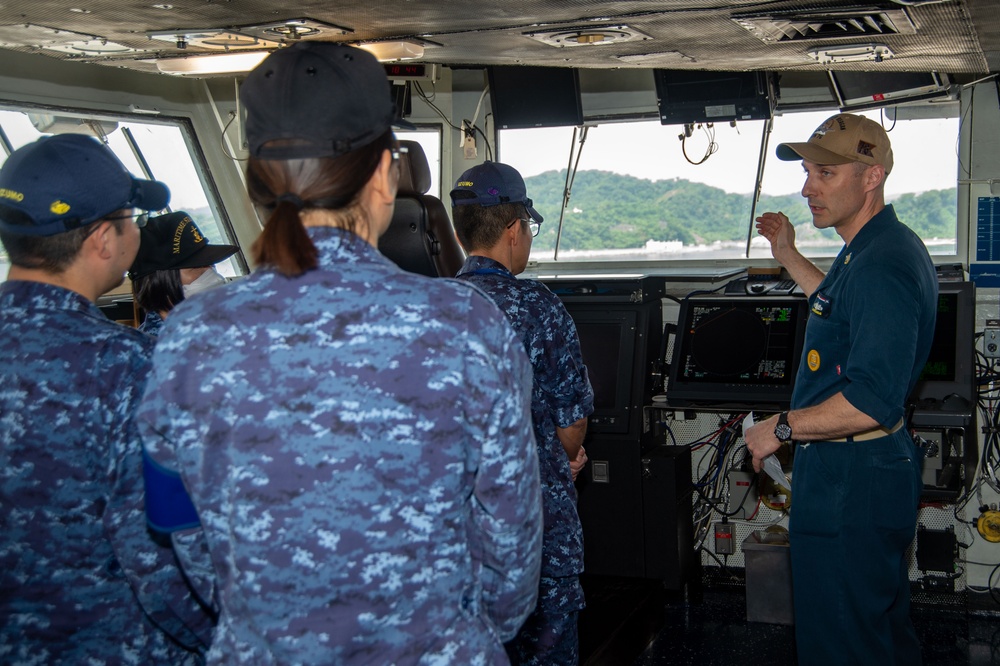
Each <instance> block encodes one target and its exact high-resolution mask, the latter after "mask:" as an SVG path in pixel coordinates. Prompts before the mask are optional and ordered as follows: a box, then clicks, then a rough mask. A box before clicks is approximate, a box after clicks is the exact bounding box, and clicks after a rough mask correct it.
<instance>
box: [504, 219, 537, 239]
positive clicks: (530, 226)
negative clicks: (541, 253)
mask: <svg viewBox="0 0 1000 666" xmlns="http://www.w3.org/2000/svg"><path fill="white" fill-rule="evenodd" d="M515 222H520V223H522V224H527V225H528V231H529V232H530V233H531V237H532V238H534V237H535V236H537V235H538V232H539V230H541V228H542V223H541V222H536V221H535V220H534V219H533V218H530V217H515V218H514V219H513V220H511V221H510V224H508V225H507V228H508V229H510V228H511V227H512V226H514V223H515Z"/></svg>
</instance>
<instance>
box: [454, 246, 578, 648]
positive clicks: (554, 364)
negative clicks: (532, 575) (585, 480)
mask: <svg viewBox="0 0 1000 666" xmlns="http://www.w3.org/2000/svg"><path fill="white" fill-rule="evenodd" d="M457 277H458V278H459V279H462V280H466V281H468V282H471V283H472V284H474V285H476V286H478V287H479V288H480V289H482V290H483V291H485V292H486V293H487V294H489V296H490V298H492V299H493V301H494V302H495V303H496V304H497V305H498V306H499V307H500V309H501V310H502V311H503V312H504V314H506V315H507V319H508V320H509V321H510V322H511V325H512V326H513V327H514V330H515V331H517V333H518V335H519V336H520V338H521V342H522V343H523V344H524V349H525V350H526V351H527V353H528V357H529V358H530V359H531V366H532V369H533V371H534V373H533V374H534V382H533V387H532V398H531V420H532V424H533V426H534V431H535V440H536V442H537V446H538V459H539V465H540V471H541V481H542V504H543V506H544V507H545V540H544V547H543V555H542V581H541V588H540V592H539V600H538V608H537V609H536V610H535V612H534V613H533V614H532V616H531V617H530V618H529V619H528V621H527V623H526V624H525V626H524V628H523V629H522V630H521V632H520V633H519V635H518V637H517V640H516V641H515V642H514V644H512V645H509V646H508V648H509V650H508V651H509V652H510V653H511V655H512V661H517V662H518V663H521V664H546V665H550V666H551V665H553V664H575V663H577V662H578V661H579V657H578V653H579V641H578V640H577V631H576V619H577V614H578V612H579V610H580V609H582V608H583V607H584V599H583V589H582V588H581V586H580V581H579V575H580V574H581V573H582V572H583V530H582V528H581V526H580V516H579V514H577V510H576V487H575V486H574V485H573V476H572V473H571V471H570V467H569V459H568V458H567V456H566V450H565V449H564V448H563V446H562V443H561V442H560V441H559V438H558V436H557V435H556V427H557V426H558V427H560V428H565V427H568V426H570V425H572V424H573V423H575V422H576V421H578V420H580V419H582V418H585V417H586V416H589V415H590V414H591V413H592V412H593V411H594V392H593V389H592V388H591V386H590V380H589V379H588V377H587V368H586V366H585V365H584V364H583V356H582V354H581V352H580V340H579V338H578V337H577V333H576V325H575V323H574V322H573V319H572V317H570V315H569V313H568V312H567V311H566V307H565V306H564V305H563V304H562V301H560V300H559V297H558V296H556V295H555V294H553V293H552V292H551V291H550V290H549V289H548V287H546V286H545V285H543V284H542V283H541V282H537V281H535V280H518V279H517V278H515V277H514V275H513V274H512V273H511V272H510V271H508V270H507V269H506V268H505V267H504V266H503V264H501V263H499V262H497V261H494V260H493V259H489V258H487V257H480V256H470V257H469V258H468V259H467V260H466V262H465V265H464V266H462V269H461V270H460V271H459V272H458V276H457Z"/></svg>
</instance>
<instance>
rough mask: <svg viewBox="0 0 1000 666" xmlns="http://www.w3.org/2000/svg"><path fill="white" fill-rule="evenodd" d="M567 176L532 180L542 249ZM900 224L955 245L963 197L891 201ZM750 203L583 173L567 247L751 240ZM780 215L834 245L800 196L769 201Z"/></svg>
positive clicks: (950, 194)
mask: <svg viewBox="0 0 1000 666" xmlns="http://www.w3.org/2000/svg"><path fill="white" fill-rule="evenodd" d="M565 179H566V172H565V171H561V172H556V171H546V172H544V173H541V174H539V175H537V176H531V177H529V178H526V179H525V183H526V185H527V188H528V193H529V194H530V195H531V197H532V198H533V200H534V202H535V209H536V210H538V212H539V213H541V214H542V216H543V217H544V218H545V224H543V225H542V231H541V233H540V234H539V237H538V238H537V239H535V246H536V247H537V248H538V249H548V248H552V247H553V246H554V245H555V236H556V227H557V225H558V221H559V210H560V207H561V206H562V192H563V186H564V183H565ZM892 203H893V204H894V205H895V208H896V213H897V215H898V216H899V218H900V219H901V220H902V221H903V222H905V223H906V224H908V225H909V226H910V227H911V228H912V229H913V230H914V231H916V232H917V233H918V234H920V235H921V236H922V237H924V238H954V237H955V229H956V190H955V189H949V190H934V191H930V192H923V193H921V194H905V195H902V196H900V197H898V198H897V199H896V200H895V201H893V202H892ZM750 206H751V196H750V195H749V194H729V193H727V192H725V191H724V190H721V189H719V188H716V187H711V186H709V185H704V184H701V183H695V182H691V181H688V180H682V179H675V180H658V181H651V180H646V179H643V178H635V177H633V176H623V175H619V174H615V173H611V172H608V171H580V172H579V173H577V175H576V180H575V182H574V183H573V190H572V193H571V196H570V200H569V206H568V208H567V211H566V216H565V219H564V222H563V235H562V240H561V241H560V248H561V249H564V250H571V249H572V250H595V249H602V248H616V249H618V248H639V247H643V246H644V245H645V244H646V242H647V241H650V240H652V241H681V242H683V243H684V244H685V245H697V244H704V243H711V242H714V241H729V240H734V241H739V240H743V239H745V238H746V235H747V227H748V224H749V219H750ZM769 210H780V211H782V212H784V213H785V214H786V215H788V217H789V219H791V220H792V223H793V224H794V225H795V226H796V234H797V238H798V239H799V240H802V241H806V240H814V239H818V238H828V239H830V240H832V241H837V240H838V239H837V237H836V234H835V233H834V232H832V231H830V230H824V231H822V232H820V231H818V230H816V229H815V228H814V227H813V226H812V216H811V215H810V214H809V210H808V208H807V207H806V204H805V200H804V199H803V198H802V197H801V196H800V195H799V194H798V193H797V192H796V193H793V194H788V195H785V196H778V197H769V196H762V197H761V200H760V202H759V203H758V205H757V214H760V213H762V212H764V211H769Z"/></svg>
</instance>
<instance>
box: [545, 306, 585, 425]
mask: <svg viewBox="0 0 1000 666" xmlns="http://www.w3.org/2000/svg"><path fill="white" fill-rule="evenodd" d="M542 298H543V299H544V300H542V302H540V304H539V305H540V307H539V314H538V317H537V321H538V330H539V335H538V336H536V339H538V340H539V341H540V342H541V346H540V347H539V348H537V349H535V348H533V349H531V357H532V358H531V362H532V366H533V367H534V369H535V373H536V375H538V376H537V377H536V379H537V380H538V381H537V385H538V386H539V387H541V389H542V391H543V393H544V398H545V401H546V403H547V406H548V412H549V413H550V414H552V415H553V416H554V418H555V421H556V425H557V426H558V427H560V428H567V427H569V426H571V425H573V424H574V423H576V422H577V421H579V420H580V419H582V418H586V417H587V416H590V415H591V414H592V413H593V411H594V390H593V388H592V387H591V385H590V378H589V376H588V374H587V366H586V365H584V363H583V354H582V352H581V351H580V338H579V336H578V334H577V332H576V323H575V322H574V321H573V318H572V317H571V316H570V314H569V312H567V311H566V307H565V306H564V305H563V304H562V301H560V300H559V297H558V296H556V295H555V294H552V293H551V292H549V291H548V290H547V289H545V290H544V292H543V293H542Z"/></svg>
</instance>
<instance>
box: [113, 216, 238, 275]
mask: <svg viewBox="0 0 1000 666" xmlns="http://www.w3.org/2000/svg"><path fill="white" fill-rule="evenodd" d="M237 250H239V248H238V247H236V246H235V245H212V244H210V243H209V242H208V239H207V238H205V234H203V233H201V229H199V228H198V225H197V224H195V223H194V220H192V219H191V216H190V215H188V214H187V213H185V212H183V211H178V212H176V213H169V214H167V215H160V216H159V217H151V218H149V221H147V222H146V226H144V227H142V229H140V235H139V253H138V254H137V255H136V257H135V261H133V262H132V267H131V268H130V269H129V271H128V276H129V279H131V280H135V279H137V278H141V277H143V276H146V275H149V274H150V273H154V272H156V271H162V270H167V269H170V268H200V267H202V266H214V265H215V264H217V263H219V262H220V261H222V260H223V259H228V258H229V257H231V256H233V255H234V254H236V252H237Z"/></svg>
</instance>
